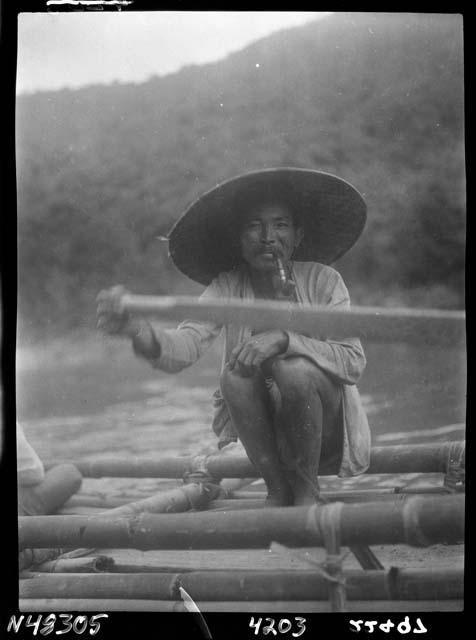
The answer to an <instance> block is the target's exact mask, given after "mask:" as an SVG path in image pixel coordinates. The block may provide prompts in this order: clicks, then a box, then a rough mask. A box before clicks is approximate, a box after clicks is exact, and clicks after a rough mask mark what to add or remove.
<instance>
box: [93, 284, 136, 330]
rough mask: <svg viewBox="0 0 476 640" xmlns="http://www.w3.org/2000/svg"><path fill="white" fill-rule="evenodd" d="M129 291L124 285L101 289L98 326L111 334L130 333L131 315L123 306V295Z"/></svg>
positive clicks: (97, 313)
mask: <svg viewBox="0 0 476 640" xmlns="http://www.w3.org/2000/svg"><path fill="white" fill-rule="evenodd" d="M127 293H129V292H128V291H127V289H125V288H124V287H123V286H122V285H116V286H115V287H111V289H104V290H103V291H100V292H99V294H98V295H97V297H96V302H97V312H96V315H97V328H98V329H100V330H101V331H103V332H104V333H107V334H109V335H128V334H129V331H128V325H129V323H130V320H131V318H130V315H129V313H128V312H127V311H125V310H124V309H123V307H122V296H123V295H124V294H127Z"/></svg>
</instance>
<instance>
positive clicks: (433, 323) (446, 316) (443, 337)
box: [121, 294, 465, 347]
mask: <svg viewBox="0 0 476 640" xmlns="http://www.w3.org/2000/svg"><path fill="white" fill-rule="evenodd" d="M121 302H122V307H123V309H125V310H127V311H130V312H133V313H136V314H140V315H148V316H155V317H157V318H161V319H164V320H175V321H180V320H183V319H185V318H193V319H195V320H203V321H205V322H214V323H217V324H220V325H223V324H235V325H245V326H249V327H253V328H254V329H256V330H259V329H266V328H269V327H276V328H278V327H279V328H282V329H288V330H292V331H297V332H299V333H304V334H308V335H316V334H317V335H319V337H321V338H323V339H324V338H332V337H337V338H338V337H345V336H357V337H360V338H362V339H365V340H368V341H374V342H408V343H416V344H419V345H423V344H428V345H430V344H439V345H447V346H459V347H460V346H462V345H463V344H464V340H465V313H464V312H462V311H442V310H435V309H388V308H384V307H353V308H352V309H347V310H337V309H332V308H320V309H315V308H312V307H301V306H298V305H293V306H291V307H290V306H289V304H284V303H282V302H277V301H269V300H267V301H260V300H256V301H253V302H251V301H244V300H239V299H236V300H235V299H233V300H210V299H207V300H197V299H196V298H193V297H187V296H182V297H180V296H177V297H169V296H140V295H131V294H127V295H124V296H123V297H122V301H121Z"/></svg>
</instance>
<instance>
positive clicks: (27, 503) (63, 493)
mask: <svg viewBox="0 0 476 640" xmlns="http://www.w3.org/2000/svg"><path fill="white" fill-rule="evenodd" d="M81 480H82V476H81V473H80V472H79V471H78V469H77V468H76V467H75V466H74V465H73V464H66V463H65V464H59V465H57V466H56V467H52V468H51V469H49V470H48V471H47V472H46V474H45V477H44V479H43V480H42V481H41V482H40V483H39V484H37V485H34V486H32V487H19V488H18V512H19V515H47V514H50V513H54V512H55V511H56V510H57V509H59V508H60V507H61V506H62V505H63V504H64V503H65V502H66V500H68V498H69V497H71V496H72V495H73V493H76V491H77V490H78V489H79V487H80V486H81Z"/></svg>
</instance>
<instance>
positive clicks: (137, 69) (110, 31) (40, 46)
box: [17, 11, 326, 93]
mask: <svg viewBox="0 0 476 640" xmlns="http://www.w3.org/2000/svg"><path fill="white" fill-rule="evenodd" d="M325 15H326V14H324V13H315V12H304V11H302V12H287V11H286V12H285V11H273V12H261V11H260V12H258V11H256V12H244V11H243V12H234V11H227V12H223V11H221V12H212V11H198V12H196V11H184V12H178V11H173V12H171V11H155V12H130V13H128V12H127V11H122V12H107V13H99V12H92V13H87V12H84V13H83V12H81V13H69V12H68V13H56V14H52V13H23V14H20V16H19V21H18V73H17V91H18V92H19V93H23V92H27V91H28V92H29V91H36V90H38V89H59V88H61V87H79V86H82V85H85V84H91V83H98V82H101V83H102V82H112V81H114V80H119V81H126V82H142V81H143V80H146V79H147V78H149V77H150V76H151V75H153V74H158V75H163V74H166V73H171V72H173V71H176V70H177V69H179V68H180V67H182V66H184V65H186V64H193V63H196V64H200V63H204V62H211V61H213V60H218V59H219V58H222V57H224V56H226V55H227V54H228V53H231V52H232V51H237V50H239V49H242V48H243V47H245V46H246V45H247V44H249V43H251V42H253V41H254V40H258V39H259V38H262V37H264V36H266V35H268V34H270V33H272V32H273V31H278V30H280V29H283V28H286V27H291V26H295V25H299V24H303V23H305V22H309V21H310V20H315V19H316V18H320V17H323V16H325Z"/></svg>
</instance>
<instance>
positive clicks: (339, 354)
mask: <svg viewBox="0 0 476 640" xmlns="http://www.w3.org/2000/svg"><path fill="white" fill-rule="evenodd" d="M324 275H325V281H324V282H323V283H322V284H320V289H319V290H318V291H316V298H315V300H314V301H313V302H314V303H315V304H316V305H318V306H328V307H332V308H338V309H348V308H349V307H350V299H349V292H348V291H347V287H346V286H345V284H344V281H343V280H342V278H341V276H340V275H339V274H338V273H337V271H335V270H334V269H332V270H328V272H327V273H325V274H324ZM318 332H319V329H318V327H317V328H316V337H313V336H304V335H301V334H298V333H294V332H292V331H288V332H286V333H287V335H288V338H289V343H288V348H287V349H286V351H285V352H284V354H283V355H284V357H292V356H304V357H307V358H309V359H310V360H312V361H313V362H315V364H316V365H317V366H318V367H320V368H321V369H323V371H326V373H329V374H330V375H331V376H332V377H334V378H335V379H336V380H337V381H338V382H340V383H341V384H356V383H357V382H358V380H359V378H360V377H361V375H362V373H363V371H364V369H365V365H366V358H365V354H364V350H363V348H362V345H361V343H360V340H359V339H358V338H343V339H341V340H335V339H334V340H322V339H320V338H319V337H317V336H318Z"/></svg>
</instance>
